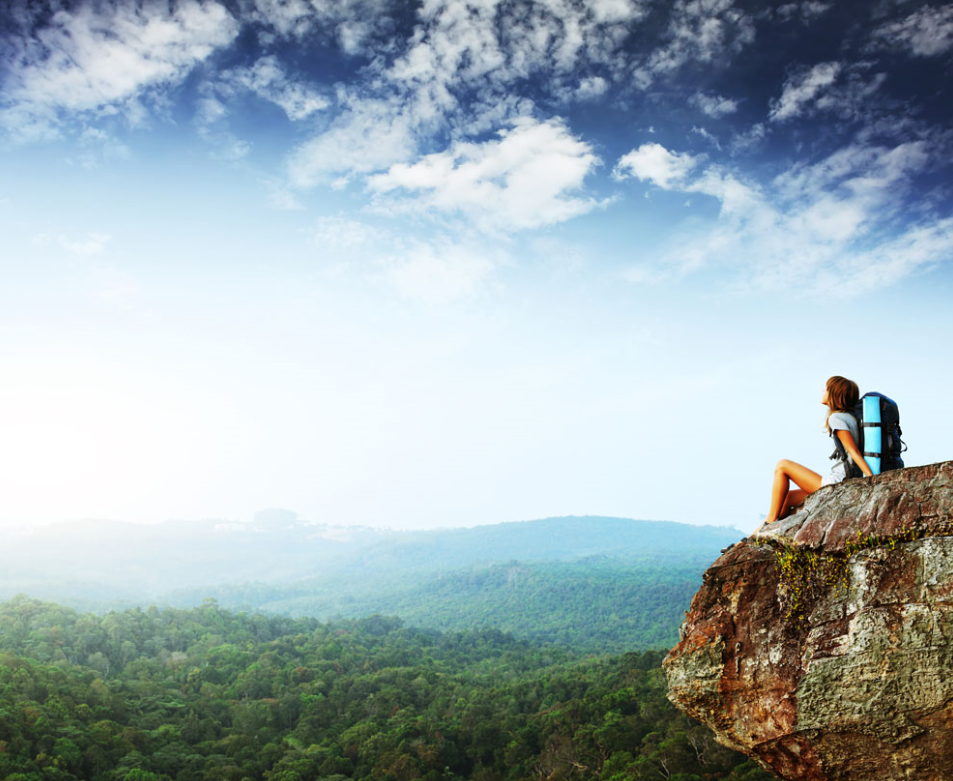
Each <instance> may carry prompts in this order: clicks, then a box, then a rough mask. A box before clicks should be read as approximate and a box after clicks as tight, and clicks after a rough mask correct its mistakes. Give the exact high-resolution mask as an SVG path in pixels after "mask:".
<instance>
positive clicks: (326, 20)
mask: <svg viewBox="0 0 953 781" xmlns="http://www.w3.org/2000/svg"><path fill="white" fill-rule="evenodd" d="M398 9H399V4H398V3H397V2H396V0H310V1H309V0H254V10H255V18H256V19H257V20H258V21H260V22H261V23H263V24H266V25H268V26H270V27H271V28H272V29H274V31H275V32H276V33H277V34H278V35H280V36H282V37H284V38H294V39H298V40H303V39H306V38H308V37H311V36H327V37H333V38H334V39H335V40H336V41H337V43H338V44H339V45H340V46H341V48H342V49H343V50H344V51H345V52H346V53H347V54H351V55H354V54H367V53H370V52H371V50H372V49H373V48H374V44H375V41H376V39H377V38H379V37H380V35H381V34H382V33H384V32H385V31H388V30H389V28H390V27H391V15H392V13H393V12H394V11H395V10H398Z"/></svg>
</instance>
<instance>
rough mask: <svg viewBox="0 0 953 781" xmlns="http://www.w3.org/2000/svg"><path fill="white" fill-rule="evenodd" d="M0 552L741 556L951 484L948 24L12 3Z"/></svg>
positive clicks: (635, 7) (415, 7)
mask: <svg viewBox="0 0 953 781" xmlns="http://www.w3.org/2000/svg"><path fill="white" fill-rule="evenodd" d="M5 9H6V10H5V11H3V17H2V26H0V30H2V37H3V41H2V45H0V50H2V52H3V54H2V55H0V68H2V70H0V78H2V82H0V230H2V234H3V237H4V241H3V244H4V249H3V253H2V257H0V271H2V279H0V362H2V366H3V374H4V380H3V382H2V385H0V428H2V431H3V436H2V440H0V496H2V497H3V498H2V500H0V523H2V524H4V525H18V524H36V523H44V522H50V521H56V520H65V519H72V518H82V517H108V518H117V519H125V520H130V521H141V522H155V521H159V520H162V519H165V518H203V517H204V518H208V517H215V518H218V517H221V518H231V519H238V520H247V519H250V518H251V516H252V514H253V513H254V512H255V511H256V510H259V509H262V508H265V507H275V506H278V507H287V508H291V509H294V510H296V511H297V512H299V513H300V514H301V515H302V516H304V517H305V518H308V519H310V520H314V521H323V522H328V523H340V524H365V525H372V526H396V527H403V528H409V527H413V528H424V527H433V526H455V525H473V524H478V523H491V522H497V521H506V520H517V519H529V518H536V517H543V516H547V515H566V514H605V515H619V516H629V517H636V518H647V519H671V520H679V521H686V522H692V523H716V524H732V525H736V526H738V527H739V528H742V529H746V530H747V529H749V528H751V527H753V526H754V525H756V523H757V520H758V517H759V514H760V513H763V512H764V511H765V506H766V503H767V493H768V487H769V483H770V477H771V471H772V469H773V465H774V463H775V461H776V460H777V459H778V458H782V457H788V458H794V459H795V460H799V461H801V462H803V463H806V464H808V465H809V466H812V467H813V468H814V469H816V470H817V471H820V472H825V471H826V470H827V468H828V462H827V455H828V452H829V445H828V443H827V442H826V441H825V439H824V434H823V431H822V429H821V426H822V422H823V411H824V410H823V408H822V407H821V406H820V403H819V401H820V394H821V391H822V388H823V383H824V381H825V379H826V378H827V377H828V376H829V375H831V374H843V375H846V376H848V377H851V378H853V379H856V380H857V382H858V383H859V384H860V386H861V389H862V390H868V389H876V390H880V391H882V392H885V393H887V394H888V395H891V396H894V397H895V398H896V399H897V400H898V401H899V402H900V405H901V413H902V420H903V423H904V428H905V430H906V432H907V439H908V441H909V444H910V451H909V453H908V463H909V464H921V463H929V462H932V461H938V460H945V459H948V458H950V457H953V451H951V450H950V445H949V443H950V441H951V440H953V424H951V418H950V416H949V415H945V414H944V413H943V401H942V400H943V399H944V398H945V395H946V394H947V393H948V389H949V388H950V387H951V385H953V369H951V366H950V360H949V352H950V350H949V345H950V342H951V336H953V307H951V293H953V286H951V282H953V266H951V263H950V260H951V257H953V200H951V187H950V173H951V168H953V166H951V162H953V156H951V145H953V123H951V106H953V101H951V95H950V87H949V85H950V82H951V78H950V77H951V63H953V4H947V5H942V4H924V3H919V2H913V1H912V0H882V1H880V2H840V3H826V2H819V1H818V0H806V1H802V2H793V3H773V4H766V3H754V2H747V3H743V2H735V1H733V0H675V2H660V1H655V2H653V1H652V0H591V1H590V2H573V1H571V0H546V1H545V2H542V1H540V2H510V1H502V0H499V1H498V0H481V1H480V2H462V1H460V0H427V2H424V3H415V4H410V3H403V2H401V3H395V2H387V1H386V0H240V1H239V2H216V1H213V0H208V1H207V2H198V0H188V1H183V2H177V3H176V2H173V3H167V2H164V3H151V2H141V3H137V4H134V3H113V2H106V1H103V2H62V3H61V2H55V3H49V4H47V5H46V6H43V5H42V4H37V3H32V2H29V3H28V2H25V0H21V1H20V2H13V3H12V5H11V4H9V3H8V4H7V5H6V6H5Z"/></svg>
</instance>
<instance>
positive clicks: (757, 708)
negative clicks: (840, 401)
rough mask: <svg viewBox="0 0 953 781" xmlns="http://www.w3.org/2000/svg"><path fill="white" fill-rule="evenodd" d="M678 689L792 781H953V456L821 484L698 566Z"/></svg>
mask: <svg viewBox="0 0 953 781" xmlns="http://www.w3.org/2000/svg"><path fill="white" fill-rule="evenodd" d="M681 637H682V640H681V641H680V642H679V644H678V645H677V646H676V647H675V648H673V649H672V651H671V652H670V653H669V655H668V657H667V659H666V660H665V663H664V667H665V672H666V675H667V677H668V684H669V699H671V700H672V702H673V703H675V705H676V706H677V707H679V708H681V709H682V710H684V711H685V712H686V713H688V714H689V715H691V716H693V717H695V718H697V719H698V720H699V721H701V722H703V723H704V724H706V725H708V726H709V727H710V728H711V729H712V730H713V731H714V733H715V736H716V737H717V739H718V740H719V741H720V742H721V743H723V744H725V745H727V746H730V747H731V748H734V749H737V750H739V751H743V752H745V753H746V754H748V755H749V756H751V757H754V758H755V759H757V760H758V761H759V762H760V763H761V764H762V765H763V766H764V767H766V768H768V769H769V770H772V771H773V772H775V773H776V774H777V775H778V776H780V777H781V778H782V779H786V780H788V781H868V780H869V779H877V781H894V780H896V781H901V779H902V780H903V781H950V780H951V779H953V462H944V463H942V464H933V465H930V466H925V467H915V468H908V469H902V470H898V471H896V472H889V473H887V474H885V475H880V476H878V477H874V478H860V479H856V480H848V481H845V482H844V483H841V484H838V485H834V486H829V487H825V488H822V489H820V490H819V491H817V492H815V493H814V494H812V495H811V496H809V497H808V499H807V501H806V502H805V504H804V506H803V508H801V510H800V511H799V512H798V513H796V514H795V515H793V516H791V517H790V518H787V519H784V520H783V521H779V522H778V523H776V524H772V525H771V526H770V527H768V529H767V530H765V531H764V532H763V533H761V534H760V535H758V537H757V538H756V539H752V540H749V541H747V542H743V543H741V544H738V545H735V546H734V547H732V548H731V549H729V550H728V551H727V552H726V553H725V554H724V555H723V556H721V558H719V559H718V560H717V561H716V562H715V563H714V564H713V565H712V566H711V568H709V570H708V571H707V572H706V573H705V577H704V582H703V585H702V587H701V589H700V590H699V592H698V593H697V594H696V595H695V598H694V599H693V601H692V605H691V609H690V610H689V612H688V614H687V617H686V620H685V623H684V624H683V626H682V633H681Z"/></svg>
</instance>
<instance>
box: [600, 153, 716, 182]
mask: <svg viewBox="0 0 953 781" xmlns="http://www.w3.org/2000/svg"><path fill="white" fill-rule="evenodd" d="M696 165H698V159H697V158H695V157H692V155H689V154H684V153H682V154H679V153H678V152H670V151H668V150H667V149H666V148H665V147H664V146H662V145H661V144H656V143H650V144H642V146H640V147H639V148H638V149H633V150H632V151H631V152H629V153H628V154H626V155H623V156H622V157H621V158H620V159H619V162H618V163H616V166H615V169H614V170H613V172H612V175H613V177H614V178H616V179H618V180H620V181H621V180H622V179H625V178H627V177H629V176H634V177H635V178H637V179H641V180H643V181H648V182H652V184H655V185H657V186H658V187H661V188H663V189H666V190H667V189H670V188H672V187H674V186H676V185H677V184H678V183H680V182H681V181H683V180H684V179H685V177H686V176H687V175H688V174H689V173H690V172H691V170H692V169H693V168H695V166H696Z"/></svg>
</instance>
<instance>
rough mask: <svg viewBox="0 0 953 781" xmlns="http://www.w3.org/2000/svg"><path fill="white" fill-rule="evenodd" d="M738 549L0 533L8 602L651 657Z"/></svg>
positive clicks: (104, 528) (646, 534) (462, 535)
mask: <svg viewBox="0 0 953 781" xmlns="http://www.w3.org/2000/svg"><path fill="white" fill-rule="evenodd" d="M740 536H742V535H741V533H740V532H739V531H738V530H736V529H731V528H727V527H713V526H692V525H689V524H681V523H675V522H671V521H639V520H632V519H625V518H611V517H601V516H567V517H559V518H544V519H540V520H534V521H517V522H508V523H500V524H493V525H486V526H475V527H468V528H457V529H436V530H425V531H395V530H391V529H374V528H370V527H340V526H333V525H329V524H318V523H310V522H307V521H304V520H302V519H300V518H299V517H298V516H297V515H296V514H295V513H293V512H290V511H286V510H268V511H263V512H261V513H257V514H256V516H255V520H254V521H253V522H252V523H235V522H228V521H221V520H202V521H188V522H186V521H168V522H164V523H160V524H155V525H141V524H133V523H124V522H119V521H98V520H93V521H80V522H73V523H64V524H57V525H53V526H46V527H39V528H37V529H35V530H33V531H32V532H31V533H28V534H23V533H0V572H2V575H0V599H2V598H9V597H12V596H13V595H15V594H17V593H26V594H29V595H31V596H34V597H38V598H41V599H50V600H56V601H58V602H61V603H63V604H66V605H69V606H72V607H76V608H80V609H87V610H98V611H103V610H109V609H123V608H127V607H133V606H137V605H138V606H144V605H147V604H159V605H172V606H179V607H191V606H194V605H198V604H201V603H202V601H203V600H204V599H206V598H209V597H211V598H214V599H216V600H217V601H218V602H219V603H220V604H221V605H222V606H223V607H228V608H230V609H239V610H248V611H255V610H264V611H267V612H271V613H281V614H287V615H293V616H313V617H316V618H320V619H327V618H330V617H335V616H346V617H362V616H367V615H371V614H375V613H381V614H387V615H396V616H400V617H401V618H403V619H404V620H407V621H408V622H410V623H412V624H414V625H418V626H428V627H433V628H439V629H460V628H465V627H469V626H474V625H488V626H496V627H501V628H504V629H508V630H510V631H514V632H517V633H520V634H523V635H524V636H532V637H535V638H537V639H543V640H555V641H559V640H565V641H566V642H569V641H570V640H572V639H573V638H575V640H578V639H580V638H582V639H584V640H585V641H586V642H589V641H590V640H592V641H593V642H594V641H595V639H596V638H603V640H602V641H600V642H603V641H604V642H603V645H605V644H606V643H609V644H610V645H611V644H628V645H638V646H640V647H650V646H655V645H657V644H658V643H662V642H667V641H668V640H669V639H671V638H672V637H673V633H674V632H675V629H676V628H677V624H678V621H679V620H680V617H681V611H682V610H683V609H684V607H686V606H687V601H688V600H689V599H690V596H691V594H692V593H693V592H694V590H696V589H697V587H698V583H699V582H700V576H701V573H702V572H703V571H704V569H705V568H706V567H707V566H708V565H709V564H710V563H711V561H712V560H714V559H715V558H716V557H717V555H718V552H719V549H720V548H722V547H724V546H725V545H727V544H729V543H731V542H734V541H736V540H737V539H738V538H739V537H740ZM683 603H684V604H683ZM650 639H653V640H654V642H652V643H649V640H650Z"/></svg>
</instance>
